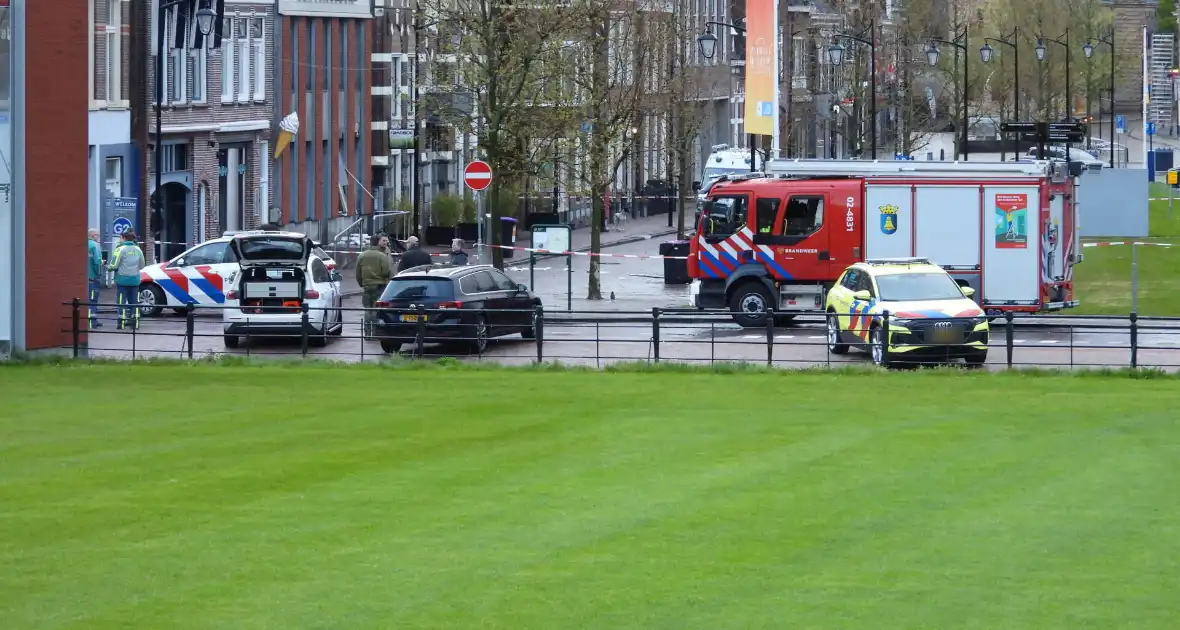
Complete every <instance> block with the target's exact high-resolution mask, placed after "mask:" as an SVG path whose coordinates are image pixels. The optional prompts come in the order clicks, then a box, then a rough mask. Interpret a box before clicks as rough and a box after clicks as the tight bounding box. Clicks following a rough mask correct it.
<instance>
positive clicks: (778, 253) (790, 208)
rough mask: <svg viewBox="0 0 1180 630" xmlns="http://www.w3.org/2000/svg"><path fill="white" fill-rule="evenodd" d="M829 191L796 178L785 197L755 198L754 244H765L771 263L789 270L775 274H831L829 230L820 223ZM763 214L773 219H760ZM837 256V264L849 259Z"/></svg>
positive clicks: (802, 276) (813, 276)
mask: <svg viewBox="0 0 1180 630" xmlns="http://www.w3.org/2000/svg"><path fill="white" fill-rule="evenodd" d="M830 192H831V191H830V190H829V189H828V188H825V187H824V186H823V185H819V184H806V183H802V182H800V183H799V185H798V186H793V187H792V188H791V192H790V195H789V196H787V198H786V199H785V200H782V199H777V198H759V199H758V200H757V201H756V202H755V204H756V209H755V214H756V216H757V220H758V224H759V231H758V232H757V233H755V234H754V239H753V240H754V245H756V246H758V245H767V246H769V247H770V249H771V251H773V252H774V255H773V263H774V265H776V266H777V268H778V269H782V270H785V271H786V272H787V273H789V275H786V274H783V273H778V274H776V275H778V276H780V277H791V278H795V279H799V280H823V279H826V278H830V277H831V273H832V271H833V270H832V269H831V267H832V264H833V260H832V252H831V247H830V246H829V237H830V234H831V231H832V230H831V229H830V228H828V227H825V225H824V214H825V211H827V210H828V206H829V205H830V203H829V201H830V200H829V197H830V196H831V195H830V194H829V193H830ZM784 201H785V203H784ZM853 203H854V204H855V200H854V202H853ZM764 215H765V216H766V217H767V218H768V219H769V217H771V216H773V217H774V221H773V222H770V221H769V220H767V221H765V222H764V221H763V218H762V217H763V216H764ZM841 258H843V260H841V261H839V262H838V263H837V264H839V265H847V264H849V263H851V262H852V261H851V260H850V259H848V258H845V257H841ZM772 270H774V266H772Z"/></svg>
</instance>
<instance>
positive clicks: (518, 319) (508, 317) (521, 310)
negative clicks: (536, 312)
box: [488, 269, 533, 328]
mask: <svg viewBox="0 0 1180 630" xmlns="http://www.w3.org/2000/svg"><path fill="white" fill-rule="evenodd" d="M488 273H489V274H491V276H492V281H493V282H495V283H496V291H497V292H499V293H500V294H502V297H501V298H499V299H502V300H503V302H504V307H503V308H505V309H507V310H506V311H505V313H504V323H505V325H507V326H513V327H520V328H523V327H527V326H532V324H533V313H532V309H533V302H532V299H531V298H530V297H529V294H528V291H520V290H519V289H517V288H516V281H515V280H513V279H512V278H509V277H508V276H507V275H505V274H504V273H503V272H501V271H499V270H497V269H489V270H488Z"/></svg>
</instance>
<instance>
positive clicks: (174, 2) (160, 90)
mask: <svg viewBox="0 0 1180 630" xmlns="http://www.w3.org/2000/svg"><path fill="white" fill-rule="evenodd" d="M189 2H190V0H163V1H162V2H160V6H159V8H158V9H157V11H156V68H155V77H154V78H153V80H154V81H155V82H156V147H155V152H154V153H155V154H154V155H153V156H152V157H153V161H154V163H155V168H156V189H155V193H154V194H153V195H152V208H153V209H154V210H159V211H160V214H161V215H163V212H164V122H163V112H164V46H165V45H166V44H167V40H166V39H165V38H164V30H165V29H164V25H165V23H166V22H167V20H168V9H171V8H173V7H176V6H180V5H182V4H188V3H189ZM196 18H197V30H198V31H200V33H201V37H208V36H209V33H212V32H213V20H214V19H216V18H217V13H216V12H215V11H213V9H210V8H209V0H201V8H200V9H197V15H196ZM201 44H202V45H205V42H202V43H201ZM145 238H146V236H145ZM165 251H166V250H165V249H164V248H161V249H160V252H161V253H164V252H165Z"/></svg>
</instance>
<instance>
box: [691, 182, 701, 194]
mask: <svg viewBox="0 0 1180 630" xmlns="http://www.w3.org/2000/svg"><path fill="white" fill-rule="evenodd" d="M692 191H693V192H694V193H696V192H701V183H700V182H693V183H692Z"/></svg>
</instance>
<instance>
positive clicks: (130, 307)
mask: <svg viewBox="0 0 1180 630" xmlns="http://www.w3.org/2000/svg"><path fill="white" fill-rule="evenodd" d="M146 266H147V260H146V259H145V258H144V255H143V250H142V249H140V248H139V245H136V244H135V232H131V231H127V232H123V240H122V241H121V242H120V243H119V246H118V247H116V248H115V253H114V255H113V256H111V264H110V269H111V271H114V272H115V289H116V291H117V292H118V293H117V296H118V299H117V300H116V301H117V302H118V304H119V307H118V309H119V328H125V327H127V326H131V325H134V326H135V327H136V328H139V272H140V271H142V270H143V268H144V267H146Z"/></svg>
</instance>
